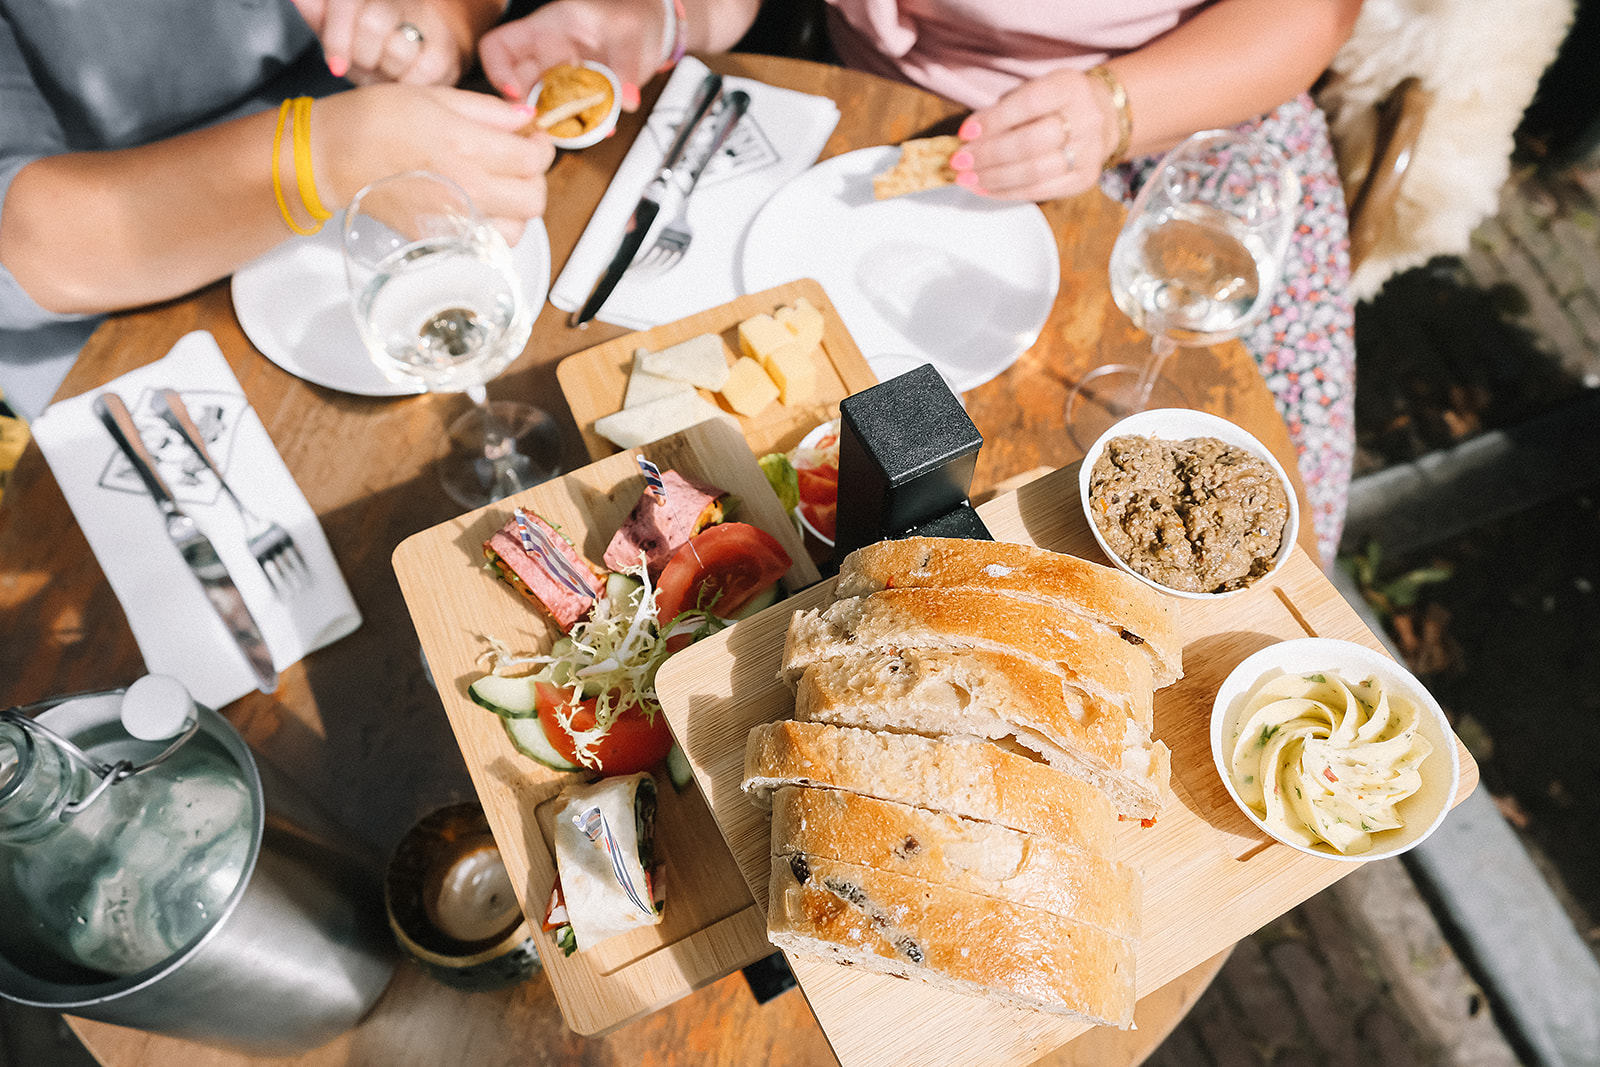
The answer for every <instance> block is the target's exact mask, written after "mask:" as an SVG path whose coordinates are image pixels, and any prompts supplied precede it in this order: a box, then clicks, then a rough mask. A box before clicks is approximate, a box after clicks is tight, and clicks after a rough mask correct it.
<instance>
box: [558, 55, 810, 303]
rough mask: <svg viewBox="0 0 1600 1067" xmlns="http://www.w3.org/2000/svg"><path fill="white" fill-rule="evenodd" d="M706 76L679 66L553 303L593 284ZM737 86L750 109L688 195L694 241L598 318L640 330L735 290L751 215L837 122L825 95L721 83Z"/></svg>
mask: <svg viewBox="0 0 1600 1067" xmlns="http://www.w3.org/2000/svg"><path fill="white" fill-rule="evenodd" d="M707 73H709V71H708V69H707V67H706V65H705V64H704V63H701V62H700V61H699V60H697V59H695V58H694V57H692V56H690V57H686V58H685V59H684V60H683V61H682V62H680V63H679V64H678V67H677V69H676V70H675V71H674V72H673V74H672V77H671V79H670V80H668V82H667V84H666V87H665V88H663V89H662V91H661V97H660V99H658V100H657V101H656V105H655V107H654V108H653V109H652V110H651V112H650V117H649V118H648V119H647V120H646V122H645V126H644V129H642V130H640V131H639V136H638V138H637V139H636V140H635V141H634V143H633V147H632V148H630V149H628V154H627V156H626V157H624V158H623V160H622V166H621V167H619V168H618V169H617V176H616V177H615V178H613V179H612V181H611V185H610V187H608V188H607V189H606V193H605V196H604V197H602V198H601V200H600V204H599V206H598V207H597V208H595V212H594V216H593V217H592V218H591V219H590V220H589V225H588V227H587V228H585V229H584V231H583V236H582V237H581V238H579V239H578V244H577V247H576V248H574V249H573V251H572V256H571V258H569V259H568V260H567V265H566V268H565V269H564V270H562V272H561V276H560V277H559V278H557V279H556V284H555V286H554V287H553V288H552V289H551V290H550V302H551V303H552V304H554V305H555V306H556V307H558V308H560V309H561V310H563V311H575V310H577V309H578V308H580V307H582V306H583V302H584V301H585V300H587V299H588V297H589V294H590V293H591V292H592V291H593V290H594V283H595V281H596V280H598V279H599V277H600V274H601V272H603V271H604V270H605V268H606V265H607V264H608V263H610V262H611V257H612V255H613V254H614V253H615V252H616V250H617V244H618V242H620V241H621V239H622V231H623V228H624V227H625V226H626V225H627V222H628V217H629V216H630V215H631V214H632V213H633V207H634V205H635V204H636V203H638V201H639V194H641V193H642V192H644V188H645V186H646V185H648V184H650V180H651V179H652V178H654V177H655V176H656V172H657V171H658V170H659V169H660V167H661V162H662V160H663V159H664V158H665V156H666V152H667V146H668V145H669V144H671V143H672V138H673V135H674V134H675V133H676V132H677V126H678V123H679V122H680V121H681V120H682V118H683V115H684V112H685V110H686V109H687V107H688V103H689V99H690V97H691V96H692V95H693V94H694V90H695V87H696V86H697V85H699V84H700V82H701V80H702V79H703V78H704V77H705V76H706V74H707ZM734 89H743V90H744V91H745V92H747V93H749V94H750V108H749V110H748V111H747V112H746V113H745V114H744V116H743V117H742V118H741V119H740V120H739V124H738V126H736V127H734V130H733V133H732V134H731V135H730V136H729V138H728V142H727V144H726V145H725V146H724V147H723V149H722V151H720V152H718V153H717V157H716V158H715V159H713V160H712V161H711V163H710V164H709V165H708V166H707V167H706V170H705V173H704V174H702V175H701V177H700V184H699V186H698V188H696V189H695V192H694V195H693V196H691V197H690V198H689V224H690V226H692V227H693V229H694V241H693V242H692V243H691V244H690V245H689V251H688V253H687V254H686V255H685V256H684V257H683V260H682V262H680V263H679V264H678V265H677V266H676V267H674V268H673V269H672V270H670V271H667V272H666V273H663V274H650V275H644V274H641V273H640V272H638V271H637V270H635V271H633V272H630V273H629V274H626V275H624V276H623V278H622V281H621V283H619V284H618V286H617V288H616V291H615V292H613V293H612V294H611V298H610V299H609V300H607V301H606V303H605V306H604V307H603V308H601V310H600V314H599V315H598V316H597V317H598V318H600V319H602V320H603V321H605V322H609V323H612V324H614V325H617V326H625V327H627V328H629V329H634V330H643V329H648V328H649V327H652V326H659V325H661V324H662V323H664V322H672V321H674V320H676V319H681V318H683V317H684V316H686V315H693V314H696V313H697V312H701V311H704V310H706V309H707V308H713V307H716V306H718V305H720V304H726V303H727V302H728V301H730V300H733V299H734V298H736V297H738V296H741V295H742V294H743V293H744V287H743V285H742V284H741V282H740V278H739V271H738V265H739V256H738V252H739V245H740V243H741V241H742V240H743V239H744V233H745V230H746V229H747V228H748V227H749V225H750V221H751V220H752V219H754V218H755V216H756V212H758V211H760V210H761V206H762V205H763V204H765V203H766V202H767V199H768V198H769V197H771V196H772V194H773V193H775V192H777V191H778V189H779V188H781V187H782V186H783V185H784V183H785V182H788V181H789V180H790V179H791V178H794V177H796V176H798V175H799V174H801V173H803V172H804V171H805V170H806V169H807V168H809V167H810V166H811V165H812V164H813V163H815V162H816V161H817V156H818V155H820V154H821V152H822V146H823V145H824V144H825V143H826V142H827V140H828V137H829V135H831V134H832V133H833V128H834V127H835V126H836V125H838V123H839V109H838V107H837V106H836V105H835V104H834V102H833V101H832V100H829V99H828V98H827V97H825V96H813V95H811V94H809V93H798V92H795V91H793V90H791V89H780V88H778V87H777V86H773V85H766V84H764V83H762V82H757V81H751V80H750V79H748V78H726V79H724V81H723V88H722V91H723V92H724V93H725V94H726V93H729V92H732V91H733V90H734ZM677 206H678V205H677V202H676V200H673V201H670V202H668V203H666V204H665V205H663V208H662V211H661V215H660V216H659V217H658V218H657V220H656V223H655V225H654V227H653V228H652V232H651V233H650V234H649V235H648V236H647V237H646V239H645V243H644V246H643V247H644V248H649V247H650V244H651V243H652V242H653V241H654V240H655V236H656V234H657V233H659V232H660V231H661V230H662V229H664V228H665V227H666V225H667V223H668V222H670V221H671V219H672V216H673V215H674V214H675V213H676V211H677Z"/></svg>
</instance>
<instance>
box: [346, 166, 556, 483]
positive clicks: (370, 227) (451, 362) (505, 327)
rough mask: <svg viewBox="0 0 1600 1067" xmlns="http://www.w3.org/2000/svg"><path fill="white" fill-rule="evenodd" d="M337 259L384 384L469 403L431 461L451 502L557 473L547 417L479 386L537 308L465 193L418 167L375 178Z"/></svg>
mask: <svg viewBox="0 0 1600 1067" xmlns="http://www.w3.org/2000/svg"><path fill="white" fill-rule="evenodd" d="M344 257H345V270H346V275H347V277H348V279H349V283H350V291H351V300H352V307H353V309H354V312H355V319H356V327H357V329H358V330H359V331H360V334H361V339H362V341H363V342H364V343H365V345H366V348H367V354H368V355H369V356H370V357H371V359H372V360H373V362H374V363H376V364H377V366H378V367H379V368H380V369H381V370H382V371H383V372H384V374H385V375H386V376H387V377H389V378H390V379H391V380H394V381H401V382H412V383H419V384H421V386H422V387H423V388H424V389H425V390H427V391H428V392H431V393H466V394H467V395H468V396H469V397H470V398H471V399H472V401H473V409H472V410H471V411H469V412H468V413H467V414H465V415H463V416H462V417H461V418H460V419H458V420H456V422H455V423H454V424H453V425H452V426H451V427H450V438H451V442H452V449H451V452H450V454H448V455H446V456H445V457H444V458H443V459H442V460H441V461H440V465H439V474H440V478H441V481H442V482H443V484H444V487H445V490H446V492H448V493H449V494H450V496H451V498H452V499H454V500H455V501H456V502H457V503H458V504H461V505H462V506H463V507H480V506H482V505H484V504H487V503H489V502H490V501H492V500H498V499H501V498H503V497H505V496H509V495H510V494H511V493H515V492H518V491H520V490H522V489H525V488H527V487H528V486H530V485H535V484H537V483H539V482H541V481H544V480H545V479H546V478H549V477H551V476H553V475H555V474H557V473H559V469H560V468H559V456H560V440H559V437H558V433H557V430H556V428H555V423H554V421H553V420H552V419H551V418H550V416H549V415H548V414H547V413H546V412H544V411H542V410H540V409H539V408H536V407H533V406H532V405H529V404H523V403H520V402H513V401H494V402H492V403H491V402H490V401H489V399H488V393H487V388H486V387H487V383H488V382H489V381H491V380H492V379H494V378H495V377H496V376H498V375H499V374H500V372H501V371H503V370H505V369H506V367H508V366H509V365H510V364H511V363H512V362H513V361H514V360H515V359H516V358H517V357H518V356H519V355H521V354H522V349H523V347H524V346H525V345H527V343H528V337H529V335H530V334H531V333H532V330H533V320H534V315H535V309H534V308H533V307H532V306H531V302H530V301H529V299H528V296H527V292H526V290H525V289H524V287H523V283H522V279H521V278H520V277H519V276H518V274H517V271H516V268H515V267H514V265H513V264H512V260H511V250H510V248H509V247H507V245H506V242H505V239H504V238H503V237H502V236H501V235H500V233H499V231H498V230H496V229H495V228H494V227H493V226H491V225H489V223H488V222H487V221H486V220H485V219H484V218H483V217H482V215H481V214H479V212H478V210H477V208H476V207H475V206H474V205H473V203H472V201H471V199H470V198H469V197H468V196H467V194H466V193H465V192H463V191H462V190H461V188H460V187H459V186H457V185H456V184H455V183H454V182H451V181H450V180H449V179H447V178H444V177H441V176H440V175H437V174H431V173H429V172H426V171H408V172H406V173H404V174H397V175H394V176H392V177H388V178H384V179H382V180H380V181H376V182H374V183H372V184H371V185H369V186H367V187H366V188H364V189H362V190H361V192H359V193H357V194H356V197H355V199H354V200H353V201H351V204H350V207H349V209H348V210H347V211H346V213H345V221H344ZM519 444H520V446H521V447H520V448H519Z"/></svg>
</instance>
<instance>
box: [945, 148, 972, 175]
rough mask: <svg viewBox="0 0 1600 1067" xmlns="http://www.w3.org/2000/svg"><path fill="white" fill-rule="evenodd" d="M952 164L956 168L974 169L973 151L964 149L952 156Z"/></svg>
mask: <svg viewBox="0 0 1600 1067" xmlns="http://www.w3.org/2000/svg"><path fill="white" fill-rule="evenodd" d="M950 165H951V166H952V167H954V168H955V169H956V170H971V169H972V153H971V152H968V151H966V150H965V149H963V150H962V151H960V152H957V153H956V154H955V155H953V156H951V157H950Z"/></svg>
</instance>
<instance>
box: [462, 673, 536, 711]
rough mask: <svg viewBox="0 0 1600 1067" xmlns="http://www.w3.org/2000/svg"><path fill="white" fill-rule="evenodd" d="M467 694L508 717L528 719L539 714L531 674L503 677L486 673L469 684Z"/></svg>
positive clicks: (484, 705) (478, 702) (491, 709)
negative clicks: (519, 676)
mask: <svg viewBox="0 0 1600 1067" xmlns="http://www.w3.org/2000/svg"><path fill="white" fill-rule="evenodd" d="M467 695H468V696H470V697H472V701H473V703H475V704H479V705H482V706H483V707H486V708H488V709H489V710H490V711H492V712H494V713H495V714H496V715H500V716H503V717H505V718H508V719H526V718H529V717H532V716H536V715H538V714H539V709H538V707H537V706H536V705H535V703H534V687H533V678H532V677H531V676H526V675H525V676H523V677H521V678H502V677H501V676H500V675H498V674H486V675H484V676H483V677H482V678H479V679H478V680H477V681H476V682H473V683H472V684H471V685H469V686H467Z"/></svg>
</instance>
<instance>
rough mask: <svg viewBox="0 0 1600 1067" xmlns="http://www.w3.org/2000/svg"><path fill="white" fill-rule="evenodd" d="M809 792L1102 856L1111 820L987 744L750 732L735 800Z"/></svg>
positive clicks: (803, 728)
mask: <svg viewBox="0 0 1600 1067" xmlns="http://www.w3.org/2000/svg"><path fill="white" fill-rule="evenodd" d="M781 785H814V786H822V787H825V788H829V789H843V790H846V791H848V792H851V793H860V794H862V795H864V796H870V797H876V798H877V799H879V800H892V801H895V802H897V803H900V804H910V805H913V806H916V807H924V808H928V809H930V810H932V811H939V812H945V813H947V814H951V815H962V816H965V817H966V818H969V819H976V820H979V821H980V822H992V823H998V824H999V825H1001V826H1008V827H1010V828H1011V829H1013V830H1022V831H1025V832H1028V833H1039V834H1047V835H1049V836H1051V837H1054V838H1056V839H1057V840H1060V841H1065V842H1067V843H1069V844H1072V845H1076V846H1078V847H1079V848H1083V849H1086V850H1088V851H1090V852H1094V853H1096V854H1098V855H1106V854H1107V851H1108V849H1109V848H1110V846H1111V832H1112V828H1113V827H1114V826H1115V824H1116V813H1115V812H1114V811H1113V810H1112V808H1111V802H1110V801H1109V800H1107V799H1106V796H1105V794H1104V793H1102V792H1100V791H1099V790H1098V789H1096V788H1094V786H1092V785H1089V784H1088V783H1087V782H1083V781H1080V780H1079V779H1077V778H1073V777H1071V776H1069V775H1066V774H1063V773H1061V772H1060V771H1057V770H1054V769H1052V768H1050V767H1047V766H1045V765H1044V764H1042V763H1036V762H1034V761H1033V760H1031V759H1029V758H1027V757H1026V756H1019V755H1017V754H1015V753H1011V752H1007V751H1005V750H1004V749H1001V748H1000V747H998V746H996V745H991V744H989V743H988V742H986V741H935V740H933V739H931V738H927V737H919V736H917V735H915V734H885V733H876V732H874V731H871V730H855V729H851V728H849V727H843V726H829V725H827V724H825V723H812V722H796V721H794V720H793V719H779V720H778V721H777V722H771V723H766V724H763V725H761V726H757V727H755V728H754V729H752V730H751V731H750V734H749V737H748V738H747V739H746V741H745V750H744V781H743V783H742V786H743V789H744V791H745V792H746V793H747V794H749V795H750V797H751V799H753V800H754V801H755V802H756V803H758V804H761V805H763V806H765V805H767V804H769V803H770V802H771V794H772V791H773V790H774V789H776V788H777V787H779V786H781Z"/></svg>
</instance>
